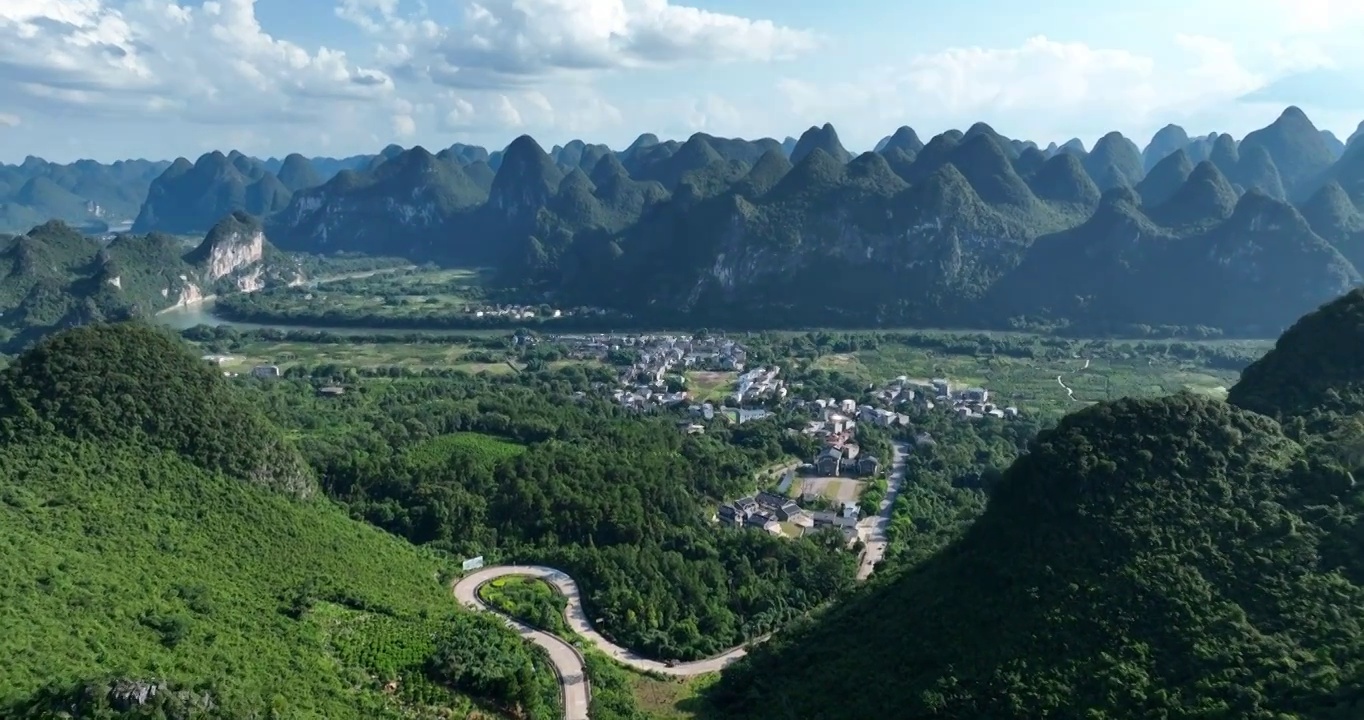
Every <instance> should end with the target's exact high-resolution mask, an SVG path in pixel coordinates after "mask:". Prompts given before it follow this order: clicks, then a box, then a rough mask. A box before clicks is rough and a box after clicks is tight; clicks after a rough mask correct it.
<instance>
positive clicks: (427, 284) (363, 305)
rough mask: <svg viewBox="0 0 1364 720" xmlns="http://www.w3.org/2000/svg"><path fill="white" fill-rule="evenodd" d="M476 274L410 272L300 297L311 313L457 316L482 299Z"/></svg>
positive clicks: (346, 283) (332, 286) (332, 285)
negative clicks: (448, 314)
mask: <svg viewBox="0 0 1364 720" xmlns="http://www.w3.org/2000/svg"><path fill="white" fill-rule="evenodd" d="M480 285H481V280H480V273H479V271H477V270H465V269H456V270H411V271H404V273H391V274H376V275H370V277H364V278H353V280H342V281H336V282H329V284H326V285H321V286H318V288H315V289H314V290H311V292H308V293H303V295H300V296H299V297H300V300H303V299H307V300H304V301H307V303H310V307H311V308H312V310H321V311H329V310H341V311H345V312H348V314H361V312H363V314H367V315H375V316H391V318H400V316H408V315H420V314H426V312H438V314H447V312H456V311H460V310H462V308H464V305H466V304H469V303H471V301H473V300H476V299H477V297H479V296H480V292H479V288H480Z"/></svg>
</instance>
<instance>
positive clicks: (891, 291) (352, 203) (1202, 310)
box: [266, 108, 1364, 335]
mask: <svg viewBox="0 0 1364 720" xmlns="http://www.w3.org/2000/svg"><path fill="white" fill-rule="evenodd" d="M1332 147H1333V146H1332V145H1330V143H1329V141H1328V139H1327V138H1326V136H1325V135H1323V134H1322V133H1321V132H1320V131H1319V130H1317V129H1316V128H1315V127H1314V126H1313V125H1312V123H1311V121H1310V120H1309V119H1308V118H1307V117H1306V115H1305V114H1303V113H1302V112H1301V111H1300V110H1298V109H1297V108H1289V109H1288V110H1286V111H1285V112H1284V113H1283V115H1282V116H1281V117H1280V118H1279V119H1278V120H1276V121H1275V123H1273V124H1271V125H1270V126H1269V127H1267V128H1265V129H1264V130H1262V131H1257V132H1255V133H1251V134H1250V135H1248V136H1247V137H1246V138H1245V140H1244V141H1242V142H1239V143H1238V142H1237V141H1236V140H1235V139H1234V138H1232V137H1231V136H1230V135H1225V134H1221V135H1211V136H1204V137H1196V138H1191V137H1189V136H1188V135H1187V133H1184V132H1183V131H1182V130H1181V129H1179V128H1177V127H1175V126H1171V127H1168V128H1164V129H1162V131H1161V132H1160V133H1157V136H1156V137H1154V138H1153V139H1152V141H1151V143H1149V144H1148V145H1147V146H1146V148H1145V149H1142V148H1141V147H1139V146H1138V145H1137V144H1136V143H1134V142H1133V141H1132V140H1130V139H1128V138H1125V137H1123V136H1122V135H1120V134H1118V133H1109V134H1107V135H1105V136H1104V137H1103V138H1101V139H1100V141H1099V142H1098V143H1096V144H1095V145H1094V147H1093V149H1092V150H1086V149H1085V148H1084V146H1083V144H1082V143H1079V142H1078V141H1077V142H1071V143H1066V144H1065V145H1062V146H1059V147H1058V146H1052V147H1049V148H1047V149H1045V150H1043V149H1040V148H1039V147H1038V146H1037V145H1036V144H1035V143H1030V142H1027V141H1020V140H1016V139H1011V138H1007V137H1005V136H1003V135H1001V134H1000V133H999V132H997V131H995V130H994V129H993V128H991V127H990V126H988V125H986V124H984V123H977V124H975V125H973V126H971V127H970V128H968V129H967V130H966V131H965V132H960V131H955V130H954V131H949V132H945V133H942V134H940V135H937V136H935V137H932V138H929V139H928V140H927V141H926V142H925V141H923V140H921V139H920V138H919V136H918V134H917V133H915V131H914V130H913V129H912V128H908V127H904V128H900V129H899V130H897V131H896V132H895V133H894V134H893V135H891V136H889V137H887V138H886V139H885V140H884V141H883V142H882V143H880V144H879V145H878V149H877V150H876V151H875V152H867V153H862V154H860V155H854V154H853V153H851V152H849V151H848V150H847V149H846V148H844V147H843V145H842V143H841V141H840V140H839V137H838V133H837V130H836V129H835V128H834V127H833V126H831V125H824V126H821V127H812V128H810V129H808V130H807V131H805V132H804V133H803V134H802V135H801V136H800V138H799V139H798V140H794V141H793V142H790V143H786V144H781V143H777V142H776V141H774V140H771V139H761V140H755V141H749V140H742V139H733V138H718V137H714V136H710V135H705V134H696V135H693V136H692V137H691V138H689V139H687V140H686V141H685V142H677V141H659V140H658V139H657V138H655V137H652V136H644V137H641V139H640V140H639V141H637V142H636V143H635V144H633V145H631V146H630V147H629V148H628V149H626V150H624V151H620V152H613V151H610V150H609V149H608V148H603V147H601V146H593V145H587V144H583V143H576V144H574V143H570V144H569V145H567V146H564V147H556V148H552V149H550V150H545V149H544V148H543V147H542V146H541V145H539V144H538V143H537V142H536V141H535V140H534V139H533V138H530V137H521V138H517V139H516V140H515V141H514V142H512V143H511V145H509V146H508V147H507V148H506V150H505V151H503V152H502V153H501V155H500V156H499V157H496V158H493V157H492V156H491V155H489V156H488V158H486V159H485V158H484V156H483V154H482V153H476V152H472V151H459V152H456V151H455V150H453V149H447V150H442V151H440V152H437V153H434V154H433V153H432V152H430V151H427V150H426V149H424V148H420V147H417V148H411V149H401V148H392V149H390V150H391V152H389V151H386V153H388V154H387V155H386V156H385V159H383V160H382V161H381V162H379V163H378V164H377V165H375V166H372V167H370V168H367V169H364V170H360V171H355V172H343V173H341V174H339V175H338V176H336V177H335V178H333V179H332V180H330V181H328V182H326V183H324V184H323V185H321V186H318V187H315V188H311V189H308V190H305V191H301V192H299V193H296V194H295V195H294V197H293V198H292V199H291V201H290V203H289V205H288V206H287V207H286V208H285V209H283V210H281V211H279V212H276V213H274V214H272V215H270V216H269V217H268V218H267V219H266V226H267V229H268V232H269V235H270V237H271V238H272V239H274V240H275V241H276V242H278V243H279V244H280V246H281V247H282V248H285V249H288V250H298V251H306V252H317V251H328V252H330V251H338V250H345V251H354V252H361V253H375V252H379V251H380V248H383V249H384V251H386V252H394V251H397V252H399V253H400V254H403V255H404V256H405V257H409V258H413V259H420V260H433V261H436V262H440V263H448V264H478V265H483V266H493V267H495V268H496V269H497V270H498V271H499V277H500V278H501V279H502V282H503V283H504V284H505V285H507V286H508V288H511V289H513V290H515V291H516V292H518V293H520V294H521V295H522V296H524V297H525V299H526V300H527V301H528V302H529V301H536V302H539V301H542V300H543V299H545V298H552V299H553V302H555V303H556V304H561V305H567V306H595V307H603V308H607V309H610V310H615V311H617V312H618V313H621V314H628V315H633V316H636V317H640V316H641V314H642V313H643V314H647V316H648V317H647V319H641V320H640V321H641V322H646V323H653V324H654V325H669V324H679V325H708V326H712V327H729V328H736V329H738V328H764V327H790V326H800V327H814V326H858V327H867V326H895V325H936V326H972V327H990V328H1019V327H1033V328H1048V329H1067V330H1068V331H1070V332H1077V333H1085V332H1103V333H1131V334H1137V335H1141V334H1145V333H1148V332H1151V331H1152V328H1155V327H1163V328H1167V332H1175V331H1177V332H1195V333H1201V332H1206V331H1207V330H1206V329H1208V328H1212V329H1214V330H1213V331H1214V332H1227V333H1236V334H1249V335H1264V334H1274V333H1277V332H1280V331H1281V330H1282V329H1283V328H1284V327H1286V325H1287V324H1288V323H1289V322H1291V321H1292V320H1293V318H1295V317H1297V316H1298V315H1300V314H1302V313H1303V312H1306V311H1307V310H1310V309H1311V308H1313V307H1315V306H1317V305H1319V304H1320V303H1322V302H1324V301H1326V300H1327V299H1329V298H1331V297H1334V296H1336V295H1339V294H1340V293H1342V292H1345V291H1346V290H1348V289H1350V288H1351V287H1353V286H1354V285H1356V284H1358V283H1359V282H1360V281H1361V278H1360V269H1359V268H1358V267H1357V266H1356V263H1357V262H1362V261H1364V260H1361V258H1364V255H1362V254H1361V253H1364V250H1361V248H1364V235H1362V234H1361V232H1360V231H1359V228H1360V227H1364V224H1361V222H1364V221H1360V220H1359V219H1358V218H1359V217H1360V210H1359V205H1360V203H1361V202H1364V196H1362V195H1360V194H1359V193H1358V192H1356V190H1358V188H1359V187H1364V186H1361V185H1360V181H1359V180H1358V179H1359V178H1364V170H1361V169H1360V168H1361V167H1364V166H1361V162H1364V160H1362V159H1364V153H1357V152H1345V151H1344V150H1342V151H1341V153H1337V152H1336V151H1335V150H1332V149H1331V148H1332ZM1332 188H1336V189H1337V190H1332ZM1331 193H1334V194H1331ZM1323 194H1326V195H1323ZM395 229H396V230H395ZM1095 259H1097V261H1098V267H1097V269H1096V268H1095V267H1094V260H1095ZM812 288H818V290H817V291H812ZM1210 298H1217V299H1216V300H1215V301H1213V300H1210ZM736 307H742V308H744V312H742V313H736V312H735V310H734V308H736Z"/></svg>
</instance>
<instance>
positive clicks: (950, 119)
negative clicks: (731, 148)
mask: <svg viewBox="0 0 1364 720" xmlns="http://www.w3.org/2000/svg"><path fill="white" fill-rule="evenodd" d="M1175 41H1176V43H1175V44H1176V46H1177V47H1178V48H1179V49H1180V50H1181V55H1180V56H1179V57H1172V58H1162V60H1161V61H1157V60H1156V59H1155V58H1152V57H1147V56H1145V55H1141V54H1137V53H1134V52H1130V51H1127V50H1119V49H1104V48H1094V47H1090V46H1088V45H1085V44H1084V43H1079V42H1059V41H1056V40H1051V39H1049V38H1046V37H1043V36H1037V37H1033V38H1031V39H1029V40H1027V41H1026V42H1024V43H1023V44H1022V45H1021V46H1019V47H1015V48H951V49H948V50H944V51H941V52H937V53H931V54H925V55H920V56H917V57H914V58H912V59H910V60H909V61H908V62H907V63H906V64H905V65H903V66H895V67H886V68H880V69H878V70H876V71H873V72H870V73H868V74H867V75H866V76H865V77H864V78H862V79H860V80H858V81H856V82H849V83H843V84H838V85H835V86H833V87H829V86H827V85H821V86H816V85H812V84H810V83H807V82H804V81H801V80H796V79H791V78H787V79H784V80H782V81H781V82H780V83H779V85H778V88H779V90H780V91H781V92H782V93H783V94H784V95H785V97H786V99H787V101H788V103H789V106H790V108H791V110H792V111H793V112H794V114H796V115H797V116H799V117H801V118H802V119H804V120H806V121H808V122H821V121H823V120H826V119H832V120H833V121H834V123H835V125H838V126H839V127H840V128H843V127H848V126H852V129H853V130H855V131H857V130H861V131H862V132H861V133H856V132H854V133H853V135H859V134H860V135H861V136H862V139H863V140H866V139H868V138H870V136H871V134H874V133H877V132H886V131H887V130H886V129H887V128H890V127H895V126H896V125H898V124H902V123H911V124H913V123H916V122H919V123H923V122H927V123H928V127H925V128H924V129H926V130H927V129H930V128H931V129H932V131H936V130H939V129H944V128H946V127H949V126H960V127H963V128H964V127H965V126H966V125H969V124H970V123H972V122H975V121H977V120H985V121H987V122H991V121H993V122H996V123H997V122H998V121H999V118H1001V117H1007V118H1010V119H1011V122H1010V125H1009V126H1008V127H999V128H997V129H999V130H1000V131H1001V132H1004V133H1006V134H1015V135H1020V136H1025V137H1031V138H1035V139H1038V140H1043V139H1048V138H1059V139H1065V137H1066V136H1068V135H1069V134H1074V133H1077V132H1080V133H1102V132H1104V131H1105V130H1107V129H1112V128H1115V127H1126V128H1132V127H1134V126H1141V127H1144V126H1146V125H1149V124H1153V123H1160V124H1163V123H1164V122H1167V121H1170V120H1175V119H1177V118H1178V117H1180V116H1182V115H1185V114H1187V113H1188V112H1190V111H1191V110H1194V109H1198V108H1203V107H1207V106H1211V105H1217V104H1219V103H1227V102H1230V101H1231V100H1233V99H1234V98H1236V97H1239V96H1241V95H1242V94H1244V93H1246V92H1248V91H1251V90H1253V89H1255V88H1257V87H1260V86H1261V85H1263V83H1264V82H1265V79H1264V78H1263V77H1261V76H1260V75H1259V74H1257V73H1255V72H1252V71H1250V70H1248V69H1247V68H1246V67H1244V66H1243V65H1242V64H1241V63H1240V62H1239V61H1238V58H1237V54H1236V52H1235V50H1234V48H1232V47H1231V46H1230V45H1228V44H1227V43H1224V42H1221V41H1219V40H1216V39H1214V38H1210V37H1205V36H1196V35H1179V36H1177V37H1176V38H1175ZM840 118H842V119H843V120H844V121H845V123H844V124H843V125H840V124H839V119H840Z"/></svg>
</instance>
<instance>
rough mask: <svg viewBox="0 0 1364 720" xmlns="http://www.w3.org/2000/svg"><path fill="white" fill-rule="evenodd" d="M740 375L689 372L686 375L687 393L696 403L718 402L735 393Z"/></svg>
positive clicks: (699, 371) (700, 371) (702, 371)
mask: <svg viewBox="0 0 1364 720" xmlns="http://www.w3.org/2000/svg"><path fill="white" fill-rule="evenodd" d="M738 377H739V373H736V372H708V371H705V370H689V371H688V372H687V373H686V378H687V392H688V393H690V394H691V397H692V398H693V399H694V400H696V402H718V401H720V400H723V399H724V398H725V396H726V395H729V394H730V393H732V392H734V387H735V382H736V381H737V380H738Z"/></svg>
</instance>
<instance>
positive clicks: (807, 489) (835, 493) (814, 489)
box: [800, 477, 866, 502]
mask: <svg viewBox="0 0 1364 720" xmlns="http://www.w3.org/2000/svg"><path fill="white" fill-rule="evenodd" d="M865 487H866V483H864V482H862V481H861V480H852V479H850V478H841V477H807V478H803V479H802V482H801V484H800V492H801V494H802V495H821V496H823V497H825V498H827V499H828V500H829V501H830V502H857V498H859V497H861V495H862V489H863V488H865Z"/></svg>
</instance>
